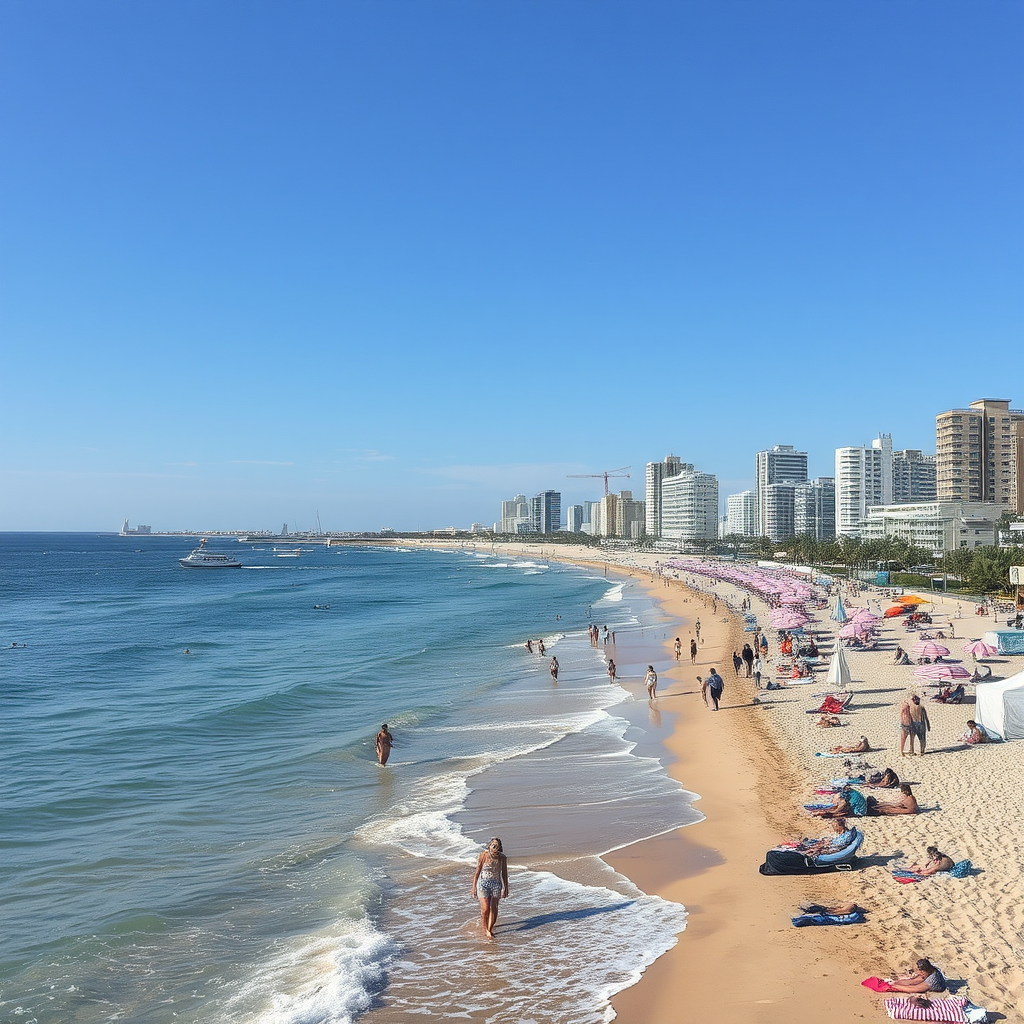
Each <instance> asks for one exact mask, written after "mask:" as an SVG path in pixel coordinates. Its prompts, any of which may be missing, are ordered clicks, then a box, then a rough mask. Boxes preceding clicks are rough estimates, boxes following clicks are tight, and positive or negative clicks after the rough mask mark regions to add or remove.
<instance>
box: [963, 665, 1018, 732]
mask: <svg viewBox="0 0 1024 1024" xmlns="http://www.w3.org/2000/svg"><path fill="white" fill-rule="evenodd" d="M977 693H978V708H977V710H976V711H975V712H974V718H975V721H976V722H977V723H978V725H981V726H984V728H985V729H986V731H988V732H994V733H998V734H999V735H1000V736H1002V738H1003V739H1004V740H1024V672H1018V673H1017V674H1016V675H1015V676H1010V678H1009V679H1000V680H999V682H997V683H978V687H977Z"/></svg>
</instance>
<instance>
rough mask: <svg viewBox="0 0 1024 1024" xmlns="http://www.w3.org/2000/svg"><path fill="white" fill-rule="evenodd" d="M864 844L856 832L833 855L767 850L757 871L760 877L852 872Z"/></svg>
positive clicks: (859, 833) (860, 833) (861, 836)
mask: <svg viewBox="0 0 1024 1024" xmlns="http://www.w3.org/2000/svg"><path fill="white" fill-rule="evenodd" d="M863 842H864V833H863V832H860V831H856V832H855V833H854V837H853V841H852V842H851V843H850V844H849V845H848V846H846V847H845V848H844V849H842V850H837V851H836V852H835V853H822V854H819V855H818V856H817V857H808V856H807V855H806V854H805V853H801V852H800V851H799V850H769V851H768V852H767V853H766V854H765V856H764V863H763V864H762V865H761V866H760V867H759V868H758V869H757V870H758V871H759V872H760V873H761V874H762V875H823V874H827V873H828V872H830V871H852V870H853V869H854V867H855V866H856V863H857V850H858V849H860V844H861V843H863Z"/></svg>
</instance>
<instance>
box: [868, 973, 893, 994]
mask: <svg viewBox="0 0 1024 1024" xmlns="http://www.w3.org/2000/svg"><path fill="white" fill-rule="evenodd" d="M861 984H862V985H863V986H864V987H865V988H869V989H871V991H872V992H891V991H892V985H890V984H889V982H887V981H886V980H885V978H875V977H870V978H865V979H864V980H863V981H862V982H861Z"/></svg>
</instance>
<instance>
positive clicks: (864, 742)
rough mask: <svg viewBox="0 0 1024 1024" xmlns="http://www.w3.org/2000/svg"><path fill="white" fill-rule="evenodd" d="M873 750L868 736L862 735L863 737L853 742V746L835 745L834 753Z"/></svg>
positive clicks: (865, 752)
mask: <svg viewBox="0 0 1024 1024" xmlns="http://www.w3.org/2000/svg"><path fill="white" fill-rule="evenodd" d="M870 751H871V744H870V743H868V738H867V736H861V738H860V739H859V740H858V741H857V742H856V743H854V744H853V746H852V747H833V748H832V753H833V754H867V753H869V752H870Z"/></svg>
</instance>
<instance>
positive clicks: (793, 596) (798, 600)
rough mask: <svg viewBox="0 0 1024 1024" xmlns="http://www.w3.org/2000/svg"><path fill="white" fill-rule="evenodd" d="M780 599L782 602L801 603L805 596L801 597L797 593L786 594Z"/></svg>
mask: <svg viewBox="0 0 1024 1024" xmlns="http://www.w3.org/2000/svg"><path fill="white" fill-rule="evenodd" d="M781 600H782V603H783V604H803V603H804V601H806V600H807V598H806V597H801V596H800V595H799V594H787V595H786V596H785V597H783V598H782V599H781Z"/></svg>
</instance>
